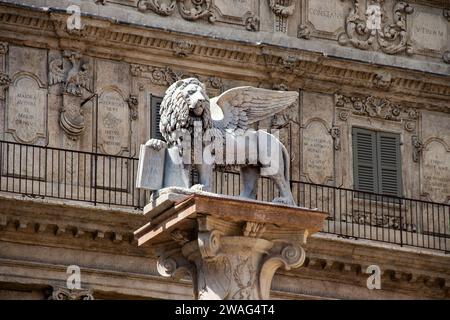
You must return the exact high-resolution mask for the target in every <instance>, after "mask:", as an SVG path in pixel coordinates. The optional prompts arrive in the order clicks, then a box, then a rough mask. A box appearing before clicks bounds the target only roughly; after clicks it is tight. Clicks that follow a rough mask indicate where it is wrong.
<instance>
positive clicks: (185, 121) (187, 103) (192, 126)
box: [137, 78, 298, 205]
mask: <svg viewBox="0 0 450 320" xmlns="http://www.w3.org/2000/svg"><path fill="white" fill-rule="evenodd" d="M297 100H298V93H297V92H295V91H274V90H267V89H261V88H255V87H237V88H233V89H230V90H228V91H226V92H224V93H222V94H221V95H220V96H218V97H215V98H211V99H210V98H209V97H208V95H207V93H206V89H205V86H204V84H203V83H201V82H200V81H199V80H198V79H196V78H188V79H183V80H179V81H177V82H175V83H174V84H172V85H171V86H170V87H169V88H168V89H167V91H166V94H165V96H164V99H163V101H162V103H161V107H160V125H159V129H160V132H161V134H162V136H163V138H164V140H165V141H162V140H158V139H150V140H149V141H148V142H147V143H146V144H145V145H142V146H141V152H140V156H139V166H138V178H137V187H139V188H146V189H150V190H158V189H161V188H165V187H183V188H194V189H201V190H205V191H212V186H213V177H214V174H213V170H214V168H215V167H218V166H233V167H238V168H239V170H240V173H241V178H242V181H243V188H242V192H241V196H242V197H245V198H250V199H256V195H257V191H258V190H257V188H258V179H259V177H260V176H266V177H268V178H270V179H271V180H272V181H273V182H274V183H275V185H276V186H277V188H278V190H279V192H280V197H277V198H276V199H274V202H279V203H284V204H289V205H295V203H294V198H293V196H292V193H291V189H290V183H289V165H290V158H289V154H288V152H287V150H286V148H285V146H284V145H283V144H282V143H281V142H280V141H279V140H278V139H277V138H276V137H275V136H274V135H272V134H271V133H269V132H266V131H264V130H255V129H252V124H254V123H257V122H258V121H261V120H264V119H266V118H268V117H271V116H273V115H275V114H277V113H279V112H282V111H283V110H285V109H287V108H288V107H290V106H292V105H294V104H295V103H296V102H297ZM193 170H195V171H196V172H197V173H198V178H199V179H198V180H199V184H198V185H194V186H193V179H192V172H193Z"/></svg>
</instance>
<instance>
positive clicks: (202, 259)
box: [157, 217, 305, 300]
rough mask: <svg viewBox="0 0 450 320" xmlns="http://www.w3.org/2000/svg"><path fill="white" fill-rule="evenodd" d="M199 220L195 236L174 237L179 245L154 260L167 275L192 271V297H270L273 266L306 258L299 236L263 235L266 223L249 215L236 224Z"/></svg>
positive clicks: (286, 266)
mask: <svg viewBox="0 0 450 320" xmlns="http://www.w3.org/2000/svg"><path fill="white" fill-rule="evenodd" d="M197 221H198V226H199V227H198V232H197V234H196V235H195V237H194V239H193V240H191V241H189V240H188V238H187V237H183V239H184V241H182V242H179V241H178V240H180V239H181V238H180V237H176V239H177V242H178V243H179V244H180V247H179V248H178V249H172V250H168V251H167V252H166V253H165V254H163V255H161V256H160V258H159V260H158V264H157V268H158V272H159V274H160V275H162V276H165V277H176V278H179V277H181V276H182V275H185V274H190V275H191V276H192V279H193V281H194V288H195V290H194V291H195V298H196V299H200V300H210V299H214V300H215V299H220V300H235V299H238V300H242V299H268V298H269V295H270V287H271V283H272V279H273V276H274V274H275V272H276V271H277V270H278V269H279V268H281V267H282V268H284V269H286V270H289V269H291V268H298V267H300V266H301V265H302V264H303V262H304V261H305V251H304V250H303V248H302V247H301V245H300V244H301V243H300V242H301V241H287V240H283V239H275V240H273V239H272V236H276V234H275V235H274V234H273V230H272V231H271V232H270V231H269V233H268V234H267V235H265V232H266V225H265V224H264V223H258V222H252V221H247V222H244V223H243V225H242V227H241V228H239V225H240V224H241V223H228V222H223V221H218V220H216V219H212V220H211V219H209V218H207V217H199V218H198V220H197ZM219 229H220V230H219ZM172 233H173V232H172ZM179 233H180V232H177V233H176V234H179ZM269 234H270V235H269ZM186 241H187V242H186Z"/></svg>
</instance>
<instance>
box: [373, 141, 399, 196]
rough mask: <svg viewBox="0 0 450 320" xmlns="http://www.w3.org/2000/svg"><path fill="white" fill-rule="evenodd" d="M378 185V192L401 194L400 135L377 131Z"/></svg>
mask: <svg viewBox="0 0 450 320" xmlns="http://www.w3.org/2000/svg"><path fill="white" fill-rule="evenodd" d="M377 144H378V146H377V150H378V185H379V193H382V194H387V195H392V196H399V197H400V196H401V194H402V191H401V186H402V183H401V159H400V136H399V135H398V134H392V133H385V132H378V133H377Z"/></svg>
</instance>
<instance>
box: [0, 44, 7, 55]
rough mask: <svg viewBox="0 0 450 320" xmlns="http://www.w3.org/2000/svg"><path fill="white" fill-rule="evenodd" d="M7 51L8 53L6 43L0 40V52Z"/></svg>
mask: <svg viewBox="0 0 450 320" xmlns="http://www.w3.org/2000/svg"><path fill="white" fill-rule="evenodd" d="M7 53H8V43H7V42H0V54H7Z"/></svg>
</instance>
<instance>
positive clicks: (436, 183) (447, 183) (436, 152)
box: [422, 140, 450, 202]
mask: <svg viewBox="0 0 450 320" xmlns="http://www.w3.org/2000/svg"><path fill="white" fill-rule="evenodd" d="M422 186H423V190H422V191H423V193H425V194H427V195H428V196H429V197H430V199H431V200H432V201H435V202H446V201H447V200H448V199H449V198H450V151H448V150H446V148H445V145H444V144H443V143H441V142H440V141H438V140H434V141H432V142H430V143H429V144H428V145H427V146H426V147H425V149H424V151H423V168H422Z"/></svg>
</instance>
